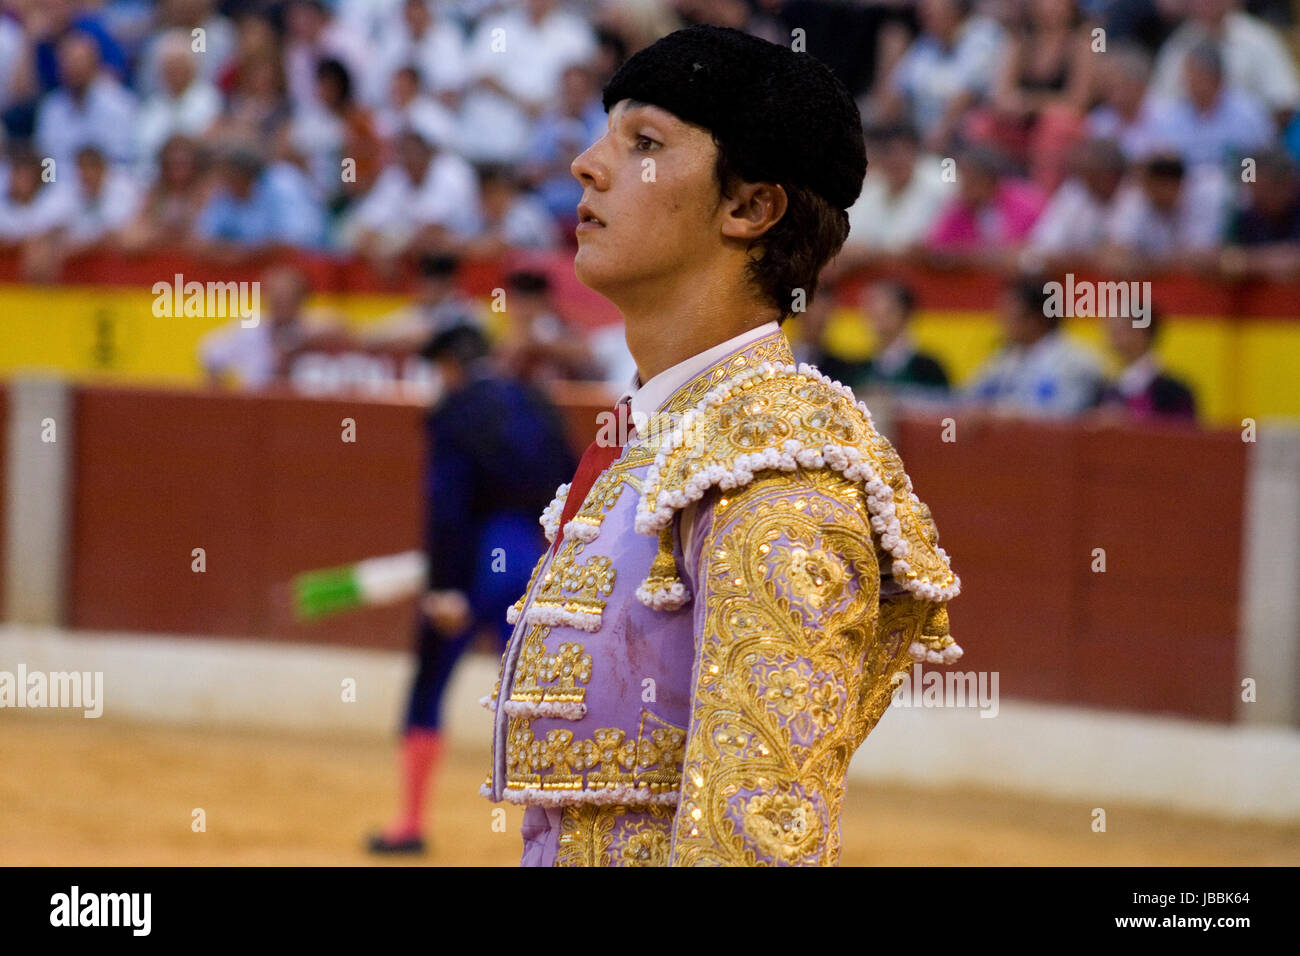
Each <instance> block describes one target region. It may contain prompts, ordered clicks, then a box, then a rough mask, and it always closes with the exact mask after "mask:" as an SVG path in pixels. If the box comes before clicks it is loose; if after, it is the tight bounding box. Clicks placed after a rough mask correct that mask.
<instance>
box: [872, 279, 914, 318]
mask: <svg viewBox="0 0 1300 956" xmlns="http://www.w3.org/2000/svg"><path fill="white" fill-rule="evenodd" d="M875 286H876V288H877V289H882V290H884V291H885V292H887V293H889V295H891V296H892V297H893V299H894V302H895V303H897V305H898V307H899V308H900V309H902V310H903V319H904V320H905V321H906V320H908V319H910V318H911V317H912V312H913V311H914V310H915V309H916V294H915V293H914V292H913V291H912V289H911V287H910V286H908V285H907V283H905V282H901V281H899V280H898V279H881V280H880V281H879V282H877V283H875Z"/></svg>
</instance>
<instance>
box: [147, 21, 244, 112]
mask: <svg viewBox="0 0 1300 956" xmlns="http://www.w3.org/2000/svg"><path fill="white" fill-rule="evenodd" d="M215 6H216V4H215V3H214V0H160V2H159V3H158V9H157V13H156V14H155V22H156V23H157V24H158V26H159V27H160V28H161V29H160V31H159V32H158V33H157V34H155V35H154V36H153V38H152V39H150V40H148V41H147V42H146V43H145V47H144V52H143V53H142V55H141V57H140V65H139V68H138V69H137V70H136V89H138V90H139V91H140V93H141V95H142V96H145V97H150V96H153V95H154V94H155V93H157V92H159V91H160V90H161V89H162V85H163V75H162V74H163V64H162V61H163V57H164V54H165V52H166V50H165V46H164V43H165V41H164V40H163V37H164V36H166V35H167V34H168V33H170V32H172V31H178V32H180V33H181V34H183V35H184V36H186V37H189V38H190V40H191V42H201V43H202V49H201V50H194V51H193V52H194V54H195V56H194V65H195V66H196V67H197V69H198V79H199V80H200V81H201V82H205V83H217V81H218V78H219V77H220V76H221V73H222V71H223V70H224V69H225V68H226V67H227V66H228V65H229V63H230V60H231V58H232V57H233V56H234V55H235V50H236V47H237V46H238V38H237V31H236V29H235V27H234V26H233V25H232V24H231V22H230V20H228V19H227V18H226V17H224V16H222V15H221V14H219V13H217V12H216V10H215V9H214V8H215Z"/></svg>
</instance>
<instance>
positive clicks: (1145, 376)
mask: <svg viewBox="0 0 1300 956" xmlns="http://www.w3.org/2000/svg"><path fill="white" fill-rule="evenodd" d="M1159 374H1160V363H1159V362H1158V361H1156V357H1155V356H1154V355H1153V354H1152V353H1151V352H1147V353H1146V354H1145V355H1143V356H1142V357H1141V358H1138V359H1135V360H1134V361H1133V362H1131V363H1130V364H1129V366H1128V367H1127V368H1126V369H1124V371H1123V372H1121V373H1120V376H1119V378H1118V379H1116V380H1115V388H1116V389H1117V390H1118V391H1119V393H1120V394H1121V395H1123V396H1124V397H1125V398H1132V397H1133V396H1134V395H1137V394H1138V393H1140V392H1143V391H1145V390H1146V389H1148V388H1150V386H1151V383H1152V382H1154V381H1155V380H1156V376H1157V375H1159Z"/></svg>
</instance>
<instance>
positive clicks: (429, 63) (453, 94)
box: [366, 0, 468, 110]
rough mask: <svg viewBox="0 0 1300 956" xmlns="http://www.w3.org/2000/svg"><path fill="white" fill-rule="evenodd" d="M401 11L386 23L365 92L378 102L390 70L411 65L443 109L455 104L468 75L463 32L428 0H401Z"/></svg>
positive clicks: (388, 83) (389, 79)
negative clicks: (435, 10)
mask: <svg viewBox="0 0 1300 956" xmlns="http://www.w3.org/2000/svg"><path fill="white" fill-rule="evenodd" d="M401 11H402V16H401V19H400V20H396V19H395V20H394V22H393V23H392V24H391V25H390V27H389V29H388V30H387V32H386V33H385V35H384V37H383V40H382V41H381V43H380V49H379V51H378V54H377V55H376V56H375V57H374V58H373V60H372V65H371V67H370V70H369V71H368V73H367V78H366V95H367V96H369V97H371V102H376V103H377V102H379V101H380V100H382V99H383V98H384V97H385V96H386V95H387V94H388V91H389V90H390V88H391V85H392V78H393V74H394V73H396V72H397V71H398V70H400V69H403V68H404V67H408V66H413V67H415V68H416V70H417V71H418V72H419V76H420V77H421V79H422V80H423V82H424V87H425V89H427V90H429V91H431V92H432V93H433V96H434V97H435V99H436V101H437V102H439V103H441V105H442V106H443V107H445V108H447V109H453V110H454V109H456V108H458V107H459V106H460V98H461V94H462V92H463V90H464V87H465V83H466V81H467V79H468V62H467V57H466V50H465V36H464V34H463V33H462V32H461V29H460V27H459V26H458V25H457V24H456V23H454V22H452V21H451V20H449V19H447V18H446V17H443V16H441V15H435V14H434V11H433V8H431V7H430V5H429V3H428V0H401Z"/></svg>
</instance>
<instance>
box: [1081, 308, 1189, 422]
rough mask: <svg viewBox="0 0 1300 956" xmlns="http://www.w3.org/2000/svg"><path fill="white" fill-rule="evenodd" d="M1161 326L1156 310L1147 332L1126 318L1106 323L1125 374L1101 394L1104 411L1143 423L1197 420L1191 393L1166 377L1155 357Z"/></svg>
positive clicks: (1109, 336)
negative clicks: (1113, 412)
mask: <svg viewBox="0 0 1300 956" xmlns="http://www.w3.org/2000/svg"><path fill="white" fill-rule="evenodd" d="M1160 325H1161V321H1160V317H1159V315H1158V314H1157V312H1156V310H1155V309H1154V308H1153V309H1152V310H1151V313H1150V315H1149V322H1148V324H1147V325H1146V327H1145V328H1138V327H1136V326H1134V324H1133V319H1131V318H1129V317H1127V316H1112V317H1110V318H1109V319H1107V324H1106V332H1107V337H1108V338H1109V340H1110V347H1111V349H1113V350H1114V352H1115V354H1116V355H1117V356H1118V357H1119V359H1120V361H1121V362H1122V363H1123V370H1122V371H1121V372H1120V373H1119V375H1118V377H1116V378H1115V380H1114V381H1113V382H1110V383H1109V384H1108V385H1107V386H1106V387H1105V388H1104V389H1103V391H1102V397H1101V402H1102V408H1103V410H1107V411H1118V412H1121V413H1123V414H1124V415H1126V416H1127V417H1130V418H1134V419H1138V420H1143V419H1152V418H1181V419H1186V420H1188V421H1195V420H1196V400H1195V398H1194V397H1193V396H1192V391H1191V389H1189V388H1188V387H1187V386H1186V385H1184V384H1183V383H1182V382H1180V381H1178V379H1176V378H1171V377H1170V376H1168V375H1166V374H1165V373H1164V370H1163V369H1162V368H1161V365H1160V360H1159V359H1158V358H1157V357H1156V353H1155V343H1156V338H1157V336H1158V334H1159V328H1160Z"/></svg>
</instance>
